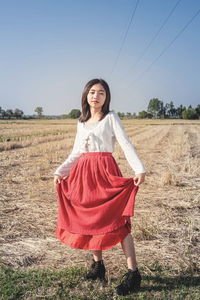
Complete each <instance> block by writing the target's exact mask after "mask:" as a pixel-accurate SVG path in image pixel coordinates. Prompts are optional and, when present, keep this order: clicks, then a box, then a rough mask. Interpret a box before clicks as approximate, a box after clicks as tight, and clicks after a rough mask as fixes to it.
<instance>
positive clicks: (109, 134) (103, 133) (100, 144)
mask: <svg viewBox="0 0 200 300" xmlns="http://www.w3.org/2000/svg"><path fill="white" fill-rule="evenodd" d="M90 125H91V126H90ZM93 125H95V126H93ZM116 141H117V142H118V143H119V145H120V146H121V148H122V150H123V152H124V155H125V157H126V159H127V161H128V163H129V165H130V166H131V168H132V169H133V171H134V172H135V174H140V173H146V172H147V170H146V169H145V167H144V165H143V164H142V162H141V160H140V158H139V156H138V154H137V152H136V149H135V147H134V146H133V144H132V143H131V141H130V139H129V138H128V136H127V135H126V132H125V130H124V126H123V124H122V122H121V120H120V118H119V116H118V114H116V113H115V112H112V111H111V112H109V113H108V114H107V115H106V116H105V117H104V118H103V119H102V120H100V121H99V122H97V124H96V123H87V122H86V123H84V122H80V121H78V123H77V133H76V137H75V141H74V146H73V149H72V152H71V154H70V155H69V156H68V158H67V159H66V160H65V161H64V162H63V163H62V164H61V165H60V166H59V167H58V168H57V169H56V171H55V173H54V174H55V175H59V176H61V177H65V176H68V175H69V171H70V169H71V167H72V166H73V165H74V164H75V162H76V161H77V160H78V158H79V157H80V155H81V154H82V153H86V152H114V148H115V143H116Z"/></svg>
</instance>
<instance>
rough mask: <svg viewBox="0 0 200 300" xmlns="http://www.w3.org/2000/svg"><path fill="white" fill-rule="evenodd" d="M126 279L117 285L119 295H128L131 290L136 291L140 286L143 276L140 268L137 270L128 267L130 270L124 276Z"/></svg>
mask: <svg viewBox="0 0 200 300" xmlns="http://www.w3.org/2000/svg"><path fill="white" fill-rule="evenodd" d="M123 277H124V280H123V281H122V282H121V284H120V285H118V286H117V287H116V292H117V294H118V295H123V296H125V295H128V294H130V293H131V292H136V291H137V290H138V289H139V288H140V283H141V280H142V277H141V275H140V272H139V271H138V269H136V270H135V271H133V270H131V269H128V272H127V273H126V274H124V275H123V276H122V278H123Z"/></svg>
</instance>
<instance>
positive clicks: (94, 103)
mask: <svg viewBox="0 0 200 300" xmlns="http://www.w3.org/2000/svg"><path fill="white" fill-rule="evenodd" d="M105 101H106V91H105V89H104V87H103V86H102V85H101V84H100V83H97V84H94V85H93V86H92V87H91V89H90V90H89V92H88V95H87V102H88V104H89V105H90V107H92V108H102V106H103V105H104V103H105Z"/></svg>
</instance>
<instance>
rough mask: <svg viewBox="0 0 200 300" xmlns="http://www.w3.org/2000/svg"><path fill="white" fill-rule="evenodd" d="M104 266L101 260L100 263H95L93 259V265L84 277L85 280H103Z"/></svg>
mask: <svg viewBox="0 0 200 300" xmlns="http://www.w3.org/2000/svg"><path fill="white" fill-rule="evenodd" d="M105 272H106V269H105V266H104V263H103V260H100V261H95V260H94V259H93V263H92V265H91V267H90V270H89V272H88V273H87V274H86V275H85V279H86V280H90V279H91V280H96V279H98V278H99V279H101V280H105Z"/></svg>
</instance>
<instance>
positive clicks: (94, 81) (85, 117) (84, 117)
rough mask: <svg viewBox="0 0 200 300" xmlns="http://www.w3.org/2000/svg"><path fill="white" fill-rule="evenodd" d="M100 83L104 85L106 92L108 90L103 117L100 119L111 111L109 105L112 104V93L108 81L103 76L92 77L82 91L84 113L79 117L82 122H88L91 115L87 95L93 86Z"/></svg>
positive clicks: (103, 107)
mask: <svg viewBox="0 0 200 300" xmlns="http://www.w3.org/2000/svg"><path fill="white" fill-rule="evenodd" d="M98 83H100V84H101V85H102V86H103V87H104V89H105V92H106V100H105V102H104V105H103V106H102V113H103V116H102V117H101V119H100V120H102V119H103V118H104V117H105V116H106V115H107V114H108V113H109V111H110V110H109V106H110V99H111V95H110V88H109V86H108V84H107V82H106V81H105V80H103V79H101V78H100V79H92V80H90V81H89V82H88V83H87V84H86V86H85V87H84V90H83V93H82V100H81V105H82V113H81V116H80V118H79V121H80V122H86V121H87V120H88V119H89V118H90V117H91V112H90V106H89V104H88V102H87V95H88V93H89V90H90V89H91V87H92V86H93V85H95V84H98Z"/></svg>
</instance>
